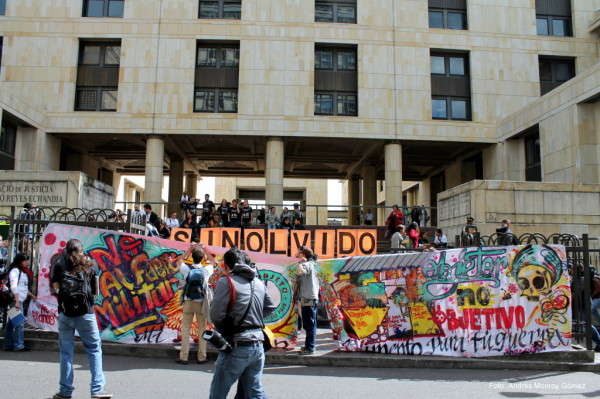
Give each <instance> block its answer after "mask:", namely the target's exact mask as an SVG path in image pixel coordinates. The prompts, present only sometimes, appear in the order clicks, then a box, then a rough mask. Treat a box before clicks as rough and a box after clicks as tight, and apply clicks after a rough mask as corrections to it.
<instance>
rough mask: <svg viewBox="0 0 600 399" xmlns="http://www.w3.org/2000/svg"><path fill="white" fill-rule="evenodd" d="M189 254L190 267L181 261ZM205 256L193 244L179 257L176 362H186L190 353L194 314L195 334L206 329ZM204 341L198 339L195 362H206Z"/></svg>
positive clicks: (209, 299)
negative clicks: (179, 313) (180, 315)
mask: <svg viewBox="0 0 600 399" xmlns="http://www.w3.org/2000/svg"><path fill="white" fill-rule="evenodd" d="M190 254H191V256H192V261H193V262H194V263H193V264H192V265H191V266H190V267H187V265H185V264H184V263H183V259H184V258H186V259H187V257H188V256H189V255H190ZM204 258H205V254H204V251H203V249H202V248H201V247H200V246H198V245H194V246H192V247H190V250H188V252H186V254H185V255H184V256H183V258H180V262H181V263H180V271H181V274H182V276H183V279H182V281H183V282H184V284H183V287H182V290H183V292H182V295H181V298H182V301H183V320H182V325H181V350H180V352H179V359H177V363H179V364H188V357H189V354H190V327H191V326H192V322H193V321H194V316H196V324H197V328H196V336H198V337H199V336H200V334H202V333H203V332H204V330H205V329H206V322H207V318H208V311H209V305H210V301H211V299H212V293H211V290H210V288H209V286H208V279H209V278H210V274H211V273H210V272H209V270H207V268H205V267H203V266H202V261H203V260H204ZM206 362H207V360H206V341H205V340H203V339H199V340H198V358H197V363H198V364H202V363H206Z"/></svg>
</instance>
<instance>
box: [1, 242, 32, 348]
mask: <svg viewBox="0 0 600 399" xmlns="http://www.w3.org/2000/svg"><path fill="white" fill-rule="evenodd" d="M27 269H29V258H28V257H27V256H26V255H24V254H17V256H15V259H14V260H13V262H12V264H11V271H10V272H9V274H8V279H9V281H10V290H11V292H12V294H13V296H14V302H13V305H12V307H14V308H15V309H16V310H17V311H18V312H21V313H22V312H23V302H25V300H26V299H27V298H28V297H31V298H32V299H34V300H35V297H34V296H33V294H32V293H31V292H29V275H28V273H27V271H28V270H27ZM24 327H25V322H24V320H23V321H22V322H19V323H18V324H16V323H15V322H14V321H13V320H12V319H10V320H8V323H7V325H6V329H5V336H4V350H7V351H15V352H22V351H28V350H29V349H28V348H26V347H25V328H24Z"/></svg>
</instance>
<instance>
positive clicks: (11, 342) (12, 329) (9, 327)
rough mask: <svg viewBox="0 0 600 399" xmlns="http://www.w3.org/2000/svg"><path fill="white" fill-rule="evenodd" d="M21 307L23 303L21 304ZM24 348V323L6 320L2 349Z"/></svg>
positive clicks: (15, 349)
mask: <svg viewBox="0 0 600 399" xmlns="http://www.w3.org/2000/svg"><path fill="white" fill-rule="evenodd" d="M21 309H23V304H21ZM23 348H25V323H21V324H18V325H17V324H14V323H13V322H12V320H7V322H6V328H5V329H4V350H7V351H19V350H21V349H23Z"/></svg>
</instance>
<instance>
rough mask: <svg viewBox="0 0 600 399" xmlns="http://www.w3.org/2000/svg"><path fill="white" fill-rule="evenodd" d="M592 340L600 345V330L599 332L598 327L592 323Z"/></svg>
mask: <svg viewBox="0 0 600 399" xmlns="http://www.w3.org/2000/svg"><path fill="white" fill-rule="evenodd" d="M592 341H594V343H595V344H596V346H600V332H598V328H597V327H596V326H594V325H592Z"/></svg>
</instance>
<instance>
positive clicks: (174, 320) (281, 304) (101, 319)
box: [29, 224, 298, 348]
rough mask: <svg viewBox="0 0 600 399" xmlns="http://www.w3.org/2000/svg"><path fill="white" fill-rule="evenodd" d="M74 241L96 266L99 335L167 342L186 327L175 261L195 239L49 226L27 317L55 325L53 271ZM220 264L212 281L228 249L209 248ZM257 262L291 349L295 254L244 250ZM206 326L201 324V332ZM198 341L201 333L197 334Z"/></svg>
mask: <svg viewBox="0 0 600 399" xmlns="http://www.w3.org/2000/svg"><path fill="white" fill-rule="evenodd" d="M71 238H77V239H79V240H81V242H82V244H83V248H84V250H85V253H86V254H87V255H88V256H89V257H91V258H92V259H94V260H95V261H96V262H97V264H98V269H99V270H98V271H97V273H98V275H99V280H100V293H99V295H98V296H97V297H96V298H97V299H96V303H95V310H96V315H97V317H98V324H99V326H100V331H101V335H102V339H104V340H107V341H113V342H123V343H167V342H171V341H172V340H173V339H174V338H175V337H176V336H177V334H178V332H179V331H180V329H181V323H182V308H181V290H178V282H179V279H180V278H181V274H180V273H179V270H178V267H177V265H176V263H175V262H174V259H175V258H176V257H177V256H178V255H180V254H182V253H184V252H185V251H186V249H187V248H188V247H189V245H190V244H187V243H183V242H178V241H171V240H163V239H159V238H153V237H145V236H139V235H135V234H128V233H121V232H115V231H108V230H99V229H92V228H87V227H78V226H70V225H60V224H50V225H49V226H48V227H47V228H46V230H45V231H44V236H43V239H42V240H41V242H40V266H39V278H38V295H37V300H36V301H33V302H32V304H31V306H30V309H31V310H30V312H29V322H30V323H31V324H32V325H33V326H35V327H38V328H42V329H44V330H48V331H57V330H58V314H57V302H56V299H55V298H54V297H53V296H51V295H50V284H49V283H50V269H51V265H52V264H53V262H54V261H55V260H56V259H57V257H58V256H60V254H61V253H62V252H63V250H64V247H65V245H66V242H67V241H68V240H69V239H71ZM205 247H206V248H207V250H208V252H209V253H211V254H212V255H214V256H215V258H216V259H217V261H218V262H219V265H218V267H217V268H216V269H215V272H214V273H213V275H212V276H211V278H210V280H209V283H210V285H211V286H213V287H214V286H215V285H216V282H217V281H218V279H219V278H220V277H221V276H223V274H224V271H223V268H222V263H221V262H222V255H223V254H224V253H225V251H227V248H220V247H211V246H205ZM247 253H248V254H249V255H250V257H251V258H252V260H253V262H255V263H256V265H257V268H258V269H259V273H260V276H261V278H262V279H263V281H265V282H266V284H267V288H268V291H269V293H270V295H271V297H272V298H273V299H274V301H275V304H276V305H277V308H276V309H275V311H274V312H273V313H272V314H271V315H269V317H268V318H267V319H266V324H267V325H268V326H269V327H270V328H271V330H272V331H273V332H274V334H275V337H276V343H277V346H278V347H283V348H285V347H288V346H294V345H295V342H296V336H297V324H298V321H297V313H296V311H295V309H294V306H293V301H292V296H293V291H292V286H291V285H290V283H289V281H288V279H287V278H286V271H287V268H288V266H289V265H291V264H293V263H294V262H295V260H294V259H292V258H288V257H285V256H273V255H267V254H264V253H258V252H247ZM204 330H205V326H201V328H200V333H202V332H203V331H204ZM195 338H197V337H195Z"/></svg>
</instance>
